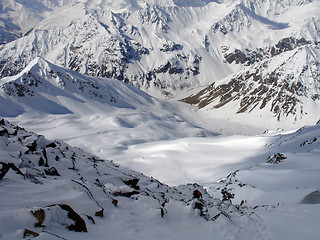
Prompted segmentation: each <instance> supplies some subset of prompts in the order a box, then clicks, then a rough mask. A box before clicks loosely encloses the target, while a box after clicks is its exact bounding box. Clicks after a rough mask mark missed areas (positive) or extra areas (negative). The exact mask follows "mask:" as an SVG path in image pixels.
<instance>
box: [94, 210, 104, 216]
mask: <svg viewBox="0 0 320 240" xmlns="http://www.w3.org/2000/svg"><path fill="white" fill-rule="evenodd" d="M103 212H104V209H101V210H100V211H97V212H95V214H94V215H95V216H97V217H103Z"/></svg>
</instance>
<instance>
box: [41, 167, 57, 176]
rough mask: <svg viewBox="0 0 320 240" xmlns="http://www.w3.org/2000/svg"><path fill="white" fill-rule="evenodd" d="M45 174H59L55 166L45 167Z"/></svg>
mask: <svg viewBox="0 0 320 240" xmlns="http://www.w3.org/2000/svg"><path fill="white" fill-rule="evenodd" d="M44 172H45V174H46V175H48V176H60V174H59V173H58V171H57V169H56V168H55V167H51V168H47V169H45V170H44Z"/></svg>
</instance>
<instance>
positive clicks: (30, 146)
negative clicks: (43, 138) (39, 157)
mask: <svg viewBox="0 0 320 240" xmlns="http://www.w3.org/2000/svg"><path fill="white" fill-rule="evenodd" d="M26 147H27V148H28V149H29V150H30V151H31V152H34V151H35V150H36V149H37V142H36V141H33V142H32V143H28V144H27V146H26Z"/></svg>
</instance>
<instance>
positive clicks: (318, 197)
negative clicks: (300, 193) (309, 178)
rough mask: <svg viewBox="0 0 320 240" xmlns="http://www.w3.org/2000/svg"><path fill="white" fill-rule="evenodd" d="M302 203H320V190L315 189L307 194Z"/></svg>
mask: <svg viewBox="0 0 320 240" xmlns="http://www.w3.org/2000/svg"><path fill="white" fill-rule="evenodd" d="M300 204H320V191H314V192H312V193H309V194H308V195H307V196H305V197H304V198H303V199H302V201H301V202H300Z"/></svg>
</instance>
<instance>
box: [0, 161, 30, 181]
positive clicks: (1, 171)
mask: <svg viewBox="0 0 320 240" xmlns="http://www.w3.org/2000/svg"><path fill="white" fill-rule="evenodd" d="M0 164H1V165H2V167H1V169H0V180H1V179H3V178H4V176H5V175H6V174H7V172H8V171H9V170H10V169H12V170H13V171H15V172H16V173H17V174H20V175H22V176H24V174H23V173H22V172H21V171H20V169H19V168H17V167H16V166H15V165H14V164H13V163H5V162H0Z"/></svg>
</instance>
